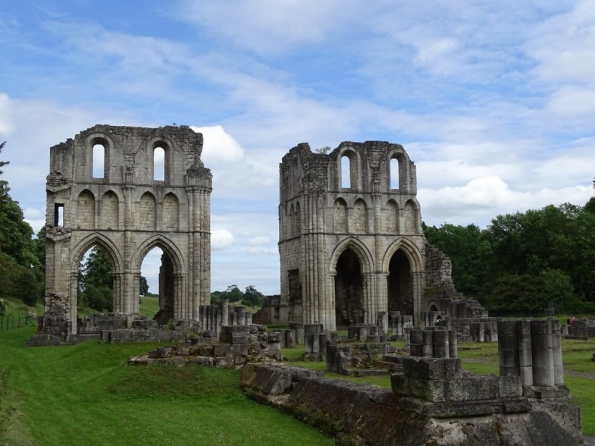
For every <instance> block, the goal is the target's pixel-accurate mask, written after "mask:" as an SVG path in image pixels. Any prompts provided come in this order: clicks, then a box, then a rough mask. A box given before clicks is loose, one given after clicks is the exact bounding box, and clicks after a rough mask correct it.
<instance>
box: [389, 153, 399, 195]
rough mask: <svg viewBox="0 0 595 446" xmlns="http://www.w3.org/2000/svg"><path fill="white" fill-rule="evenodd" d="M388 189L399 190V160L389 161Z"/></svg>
mask: <svg viewBox="0 0 595 446" xmlns="http://www.w3.org/2000/svg"><path fill="white" fill-rule="evenodd" d="M390 188H391V189H399V160H398V159H396V158H392V159H391V160H390Z"/></svg>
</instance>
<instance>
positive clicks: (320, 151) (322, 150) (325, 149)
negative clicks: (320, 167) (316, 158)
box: [314, 146, 331, 155]
mask: <svg viewBox="0 0 595 446" xmlns="http://www.w3.org/2000/svg"><path fill="white" fill-rule="evenodd" d="M330 151H331V146H324V147H319V148H317V149H314V153H317V154H319V155H326V154H327V153H329V152H330Z"/></svg>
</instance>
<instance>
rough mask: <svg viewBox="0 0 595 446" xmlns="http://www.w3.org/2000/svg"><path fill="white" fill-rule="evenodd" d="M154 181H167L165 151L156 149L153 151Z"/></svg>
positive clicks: (159, 148)
mask: <svg viewBox="0 0 595 446" xmlns="http://www.w3.org/2000/svg"><path fill="white" fill-rule="evenodd" d="M153 180H155V181H165V149H164V148H163V147H155V150H154V151H153Z"/></svg>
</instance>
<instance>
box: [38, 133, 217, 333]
mask: <svg viewBox="0 0 595 446" xmlns="http://www.w3.org/2000/svg"><path fill="white" fill-rule="evenodd" d="M202 143H203V140H202V135H201V134H198V133H195V132H194V131H192V130H191V129H190V128H189V127H187V126H180V127H171V126H168V127H160V128H141V127H115V126H108V125H96V126H94V127H92V128H89V129H87V130H85V131H83V132H81V133H79V134H78V135H76V136H75V137H74V139H69V140H67V141H66V142H63V143H61V144H58V145H57V146H54V147H52V148H51V150H50V174H49V175H48V177H47V187H46V188H47V211H46V237H47V239H46V314H47V313H48V312H49V304H50V298H51V296H61V299H62V301H63V302H64V313H65V317H66V319H67V321H68V322H69V323H70V324H71V332H72V333H76V317H77V301H76V298H77V297H76V296H77V276H78V265H79V262H80V261H81V259H82V257H83V255H84V253H85V252H86V251H88V250H89V249H90V248H91V247H93V246H95V245H97V246H99V247H100V248H102V249H103V250H104V251H105V252H106V253H107V255H108V257H109V258H110V260H111V262H112V267H113V272H114V275H113V277H114V312H115V313H122V314H133V313H137V312H138V295H139V292H138V291H139V283H138V281H139V277H140V267H141V264H142V261H143V258H144V256H145V255H146V254H147V253H148V252H149V251H150V250H151V249H153V248H154V247H159V248H161V249H162V250H163V252H164V256H166V257H167V258H168V261H169V262H170V263H171V270H170V272H169V275H168V277H167V279H166V283H169V284H170V287H169V290H168V292H169V293H170V294H171V296H169V298H168V299H160V302H162V303H163V302H171V308H162V310H164V311H167V312H168V314H167V316H168V317H171V318H176V319H193V318H194V319H196V317H197V316H198V308H199V306H200V305H203V304H208V303H209V300H210V194H211V182H212V175H211V173H210V171H209V169H207V168H205V167H204V165H203V163H202V161H201V159H200V155H201V151H202ZM95 146H98V147H99V148H102V150H103V154H104V161H103V175H99V176H97V177H94V175H93V161H94V159H93V148H94V147H95ZM157 148H160V149H163V151H164V157H165V160H164V164H165V166H164V179H163V180H156V179H155V171H154V167H155V163H154V156H155V149H157ZM95 167H97V166H95ZM96 175H97V174H96ZM60 215H63V218H62V219H60ZM54 300H55V299H54Z"/></svg>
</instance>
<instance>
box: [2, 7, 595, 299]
mask: <svg viewBox="0 0 595 446" xmlns="http://www.w3.org/2000/svg"><path fill="white" fill-rule="evenodd" d="M0 62H1V63H2V65H1V70H0V141H4V140H6V141H7V145H6V147H5V149H4V150H3V151H2V154H1V155H0V157H1V158H0V159H2V160H8V161H10V165H9V166H6V168H5V169H4V170H5V173H4V179H6V180H8V181H9V183H10V187H11V189H12V191H11V193H12V195H13V197H14V198H15V199H16V200H18V201H19V202H20V204H21V207H22V208H23V209H24V211H25V216H26V219H27V220H28V221H29V222H30V223H31V225H32V226H33V227H34V229H35V230H38V229H39V228H40V227H41V225H42V224H43V218H44V217H43V215H44V208H45V176H46V175H47V173H48V170H49V147H51V146H53V145H55V144H57V143H59V142H62V141H65V140H66V139H67V138H71V137H73V136H74V135H75V134H76V133H78V132H79V131H81V130H83V129H86V128H88V127H91V126H93V125H95V124H97V123H106V124H113V125H135V126H136V125H138V126H160V125H167V124H173V123H176V124H178V125H179V124H185V125H190V126H193V127H194V128H196V129H199V130H200V131H202V132H203V134H204V137H205V148H204V152H203V160H204V162H205V165H206V166H207V167H209V168H211V170H212V172H213V175H214V190H213V195H212V202H211V205H212V227H213V235H212V242H213V253H212V257H213V262H212V283H213V289H214V290H215V289H224V288H225V287H226V286H227V285H230V284H237V285H238V286H240V288H244V287H246V286H248V285H255V286H256V287H257V288H258V289H259V290H261V291H263V292H265V293H277V292H278V290H279V279H278V276H279V266H278V262H279V259H278V252H277V237H278V223H277V205H278V163H279V162H280V160H281V157H282V156H283V154H284V153H286V152H287V151H288V150H289V149H290V148H292V147H293V146H295V145H296V144H298V143H300V142H309V143H310V145H311V147H312V148H316V147H322V146H327V145H328V146H331V147H332V148H334V147H336V146H338V145H339V143H340V142H341V141H365V140H387V141H391V142H395V143H399V144H402V145H403V146H404V147H405V149H406V150H407V152H408V153H409V155H410V157H411V159H412V160H413V161H414V162H415V163H416V165H417V176H418V199H419V201H420V203H421V206H422V209H421V210H422V218H423V219H424V221H425V222H426V223H428V224H430V225H434V224H435V225H439V224H441V223H443V222H449V223H455V224H464V225H466V224H469V223H475V224H477V225H479V226H480V227H485V226H486V225H487V224H489V222H490V219H491V218H493V217H495V216H496V215H498V214H502V213H510V212H517V211H521V212H522V211H525V210H527V209H530V208H541V207H543V206H545V205H547V204H561V203H563V202H571V203H575V204H579V205H582V204H584V203H585V202H586V201H587V200H588V199H589V198H590V197H591V196H592V195H593V190H592V188H591V182H592V179H593V177H594V176H595V124H594V123H595V1H594V0H587V1H564V0H561V1H523V0H516V1H500V2H493V1H487V0H485V1H457V2H449V1H431V0H428V1H426V2H395V1H394V0H375V1H374V2H369V1H364V0H325V1H320V0H318V1H313V0H236V1H230V0H218V1H204V0H195V1H192V0H172V1H169V2H162V1H161V2H160V1H154V0H145V1H142V2H140V1H120V2H113V1H101V2H99V1H90V0H89V1H87V0H71V1H67V0H62V1H57V0H56V1H51V0H47V1H43V0H38V1H28V0H20V1H18V2H16V1H12V2H4V4H3V5H2V8H1V9H0ZM157 260H158V253H156V252H152V253H151V254H150V255H149V256H148V257H147V259H146V261H145V264H144V265H143V271H144V272H145V273H146V275H148V276H149V283H150V284H151V285H152V288H151V289H152V291H156V285H155V284H156V279H155V278H154V277H155V276H154V275H155V272H156V268H157V263H158V262H157Z"/></svg>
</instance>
